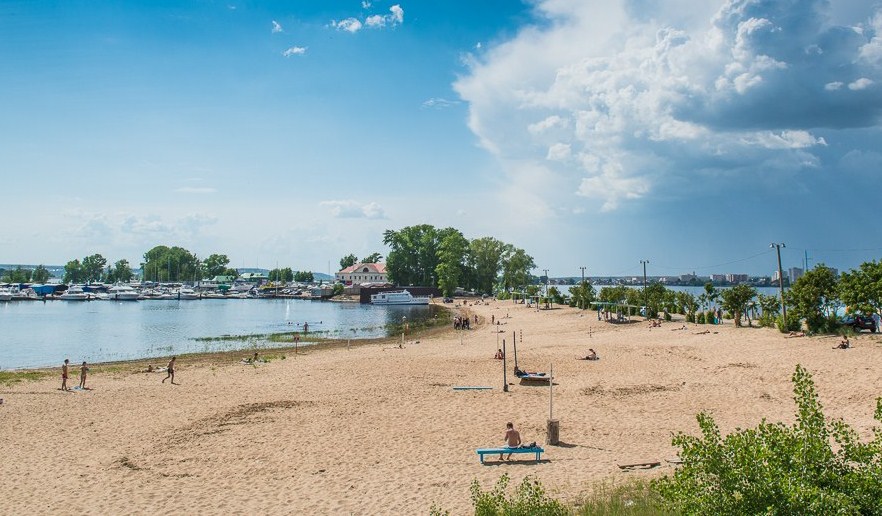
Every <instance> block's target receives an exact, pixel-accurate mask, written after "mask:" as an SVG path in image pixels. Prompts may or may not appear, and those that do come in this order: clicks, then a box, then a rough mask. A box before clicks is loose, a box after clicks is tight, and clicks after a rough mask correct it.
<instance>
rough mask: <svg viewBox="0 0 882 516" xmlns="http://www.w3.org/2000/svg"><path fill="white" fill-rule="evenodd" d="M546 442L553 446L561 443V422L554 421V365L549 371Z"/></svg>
mask: <svg viewBox="0 0 882 516" xmlns="http://www.w3.org/2000/svg"><path fill="white" fill-rule="evenodd" d="M545 442H546V443H547V444H552V445H557V444H559V443H560V421H558V420H557V419H554V364H551V367H550V368H549V370H548V422H547V426H546V436H545Z"/></svg>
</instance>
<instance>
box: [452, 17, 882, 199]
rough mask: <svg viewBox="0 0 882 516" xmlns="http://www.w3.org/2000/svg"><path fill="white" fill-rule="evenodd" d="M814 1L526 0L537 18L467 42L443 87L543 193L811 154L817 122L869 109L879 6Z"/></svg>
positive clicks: (852, 119)
mask: <svg viewBox="0 0 882 516" xmlns="http://www.w3.org/2000/svg"><path fill="white" fill-rule="evenodd" d="M826 6H827V2H826V0H781V1H778V2H755V1H750V0H726V1H719V3H717V4H716V6H713V4H709V3H708V2H706V1H704V0H676V1H675V0H672V1H670V2H659V3H652V4H650V3H646V2H636V3H635V2H633V1H629V0H612V1H610V2H606V3H604V9H603V10H598V8H597V4H596V3H594V2H584V1H582V0H537V1H536V2H535V10H534V13H535V15H536V16H537V17H538V18H540V21H539V22H537V23H536V24H535V25H531V26H526V27H523V28H522V29H521V30H520V31H519V32H518V33H517V35H515V36H514V37H512V38H511V39H509V40H507V41H503V42H501V43H498V44H496V45H495V46H492V47H488V48H486V49H483V50H482V53H481V54H480V55H472V56H468V58H467V64H468V66H469V70H468V73H467V74H464V75H463V76H462V77H461V78H460V79H459V80H457V81H456V83H455V84H454V88H455V90H456V91H457V92H458V93H459V95H460V96H461V98H462V99H463V100H464V101H466V102H467V103H468V106H469V118H468V123H469V127H470V128H471V130H472V131H473V132H474V134H475V135H476V137H477V138H478V141H479V142H480V144H481V145H482V146H483V147H484V148H485V149H487V150H488V151H489V152H491V153H493V154H494V155H495V156H496V157H497V158H498V159H499V161H500V163H501V164H502V165H503V167H504V168H505V169H506V170H507V171H508V173H509V176H510V178H511V179H512V180H511V184H512V185H517V184H523V185H524V187H527V185H526V183H524V182H523V181H519V180H515V179H514V178H515V177H520V174H521V173H520V172H519V171H520V170H523V169H524V168H525V167H529V168H531V169H532V170H533V171H534V173H536V170H537V167H539V168H541V170H542V174H545V175H546V177H547V178H549V180H551V179H553V180H555V181H557V184H558V187H556V188H554V189H548V190H547V191H548V192H549V193H547V194H543V197H544V202H547V203H548V205H549V206H560V207H569V208H570V209H577V208H579V207H580V206H581V205H583V204H584V203H585V202H586V200H587V202H590V203H591V204H590V205H589V206H595V207H597V208H598V209H600V210H607V211H608V210H614V209H616V208H619V207H621V206H622V205H623V203H626V202H629V201H637V200H639V199H645V198H648V197H650V195H651V194H652V193H653V192H656V191H665V189H666V188H667V189H668V192H667V193H668V194H671V193H672V192H671V191H670V189H671V188H672V187H671V186H669V185H672V184H694V183H696V181H695V179H698V180H699V181H702V180H704V178H705V177H707V176H708V175H714V174H724V173H725V174H730V173H735V172H733V171H738V172H737V173H741V174H751V173H753V174H759V173H760V172H759V171H762V172H761V173H763V174H767V173H770V172H771V173H774V171H775V170H782V171H787V173H790V172H791V171H794V170H800V169H810V168H815V167H817V166H819V163H821V160H820V159H819V158H818V155H817V154H815V153H816V152H819V150H821V149H824V150H825V151H826V149H829V146H828V145H827V142H828V141H829V137H826V138H825V137H824V136H820V135H819V130H821V129H833V130H835V129H839V128H864V127H870V126H874V125H878V124H879V120H880V119H882V94H875V95H871V94H867V93H868V92H877V93H878V92H879V90H878V84H879V80H880V79H882V59H877V58H876V56H877V53H876V52H877V50H876V49H877V46H878V48H879V49H880V53H879V54H878V55H879V56H882V42H880V40H879V37H878V36H877V34H880V33H882V32H880V29H882V16H879V15H877V16H876V17H874V18H873V21H872V23H870V24H869V25H866V26H862V28H861V30H859V31H858V30H854V28H853V25H848V26H840V25H836V24H834V23H832V22H831V20H830V19H829V18H827V17H826V16H827V14H826V13H827V12H828V9H826ZM709 7H711V8H712V9H715V11H710V10H709ZM858 23H859V21H855V24H858ZM846 84H847V85H848V86H847V89H846V86H845V85H846ZM825 136H826V135H825ZM723 171H729V172H723ZM507 193H508V194H511V192H507ZM532 194H533V195H536V192H533V193H532ZM673 194H674V195H676V192H673ZM524 195H526V193H525V194H524ZM512 198H519V196H517V195H512ZM580 199H582V200H581V201H580Z"/></svg>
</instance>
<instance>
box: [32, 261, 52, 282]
mask: <svg viewBox="0 0 882 516" xmlns="http://www.w3.org/2000/svg"><path fill="white" fill-rule="evenodd" d="M50 277H52V275H51V274H49V271H48V270H47V269H46V267H43V265H37V268H36V269H34V270H33V272H32V273H31V281H33V282H34V283H46V282H47V281H49V278H50Z"/></svg>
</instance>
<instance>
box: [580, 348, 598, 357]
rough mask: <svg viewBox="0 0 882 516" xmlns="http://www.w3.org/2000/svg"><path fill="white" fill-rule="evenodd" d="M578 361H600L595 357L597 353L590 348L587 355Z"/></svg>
mask: <svg viewBox="0 0 882 516" xmlns="http://www.w3.org/2000/svg"><path fill="white" fill-rule="evenodd" d="M579 360H600V357H599V356H597V352H596V351H594V350H593V349H591V348H588V354H587V355H585V356H584V357H579Z"/></svg>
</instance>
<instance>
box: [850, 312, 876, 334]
mask: <svg viewBox="0 0 882 516" xmlns="http://www.w3.org/2000/svg"><path fill="white" fill-rule="evenodd" d="M842 324H844V325H846V326H851V327H852V328H854V330H855V331H861V330H870V331H871V332H872V333H876V329H877V328H876V321H874V320H873V318H872V317H867V316H866V315H847V316H845V318H843V319H842Z"/></svg>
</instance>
